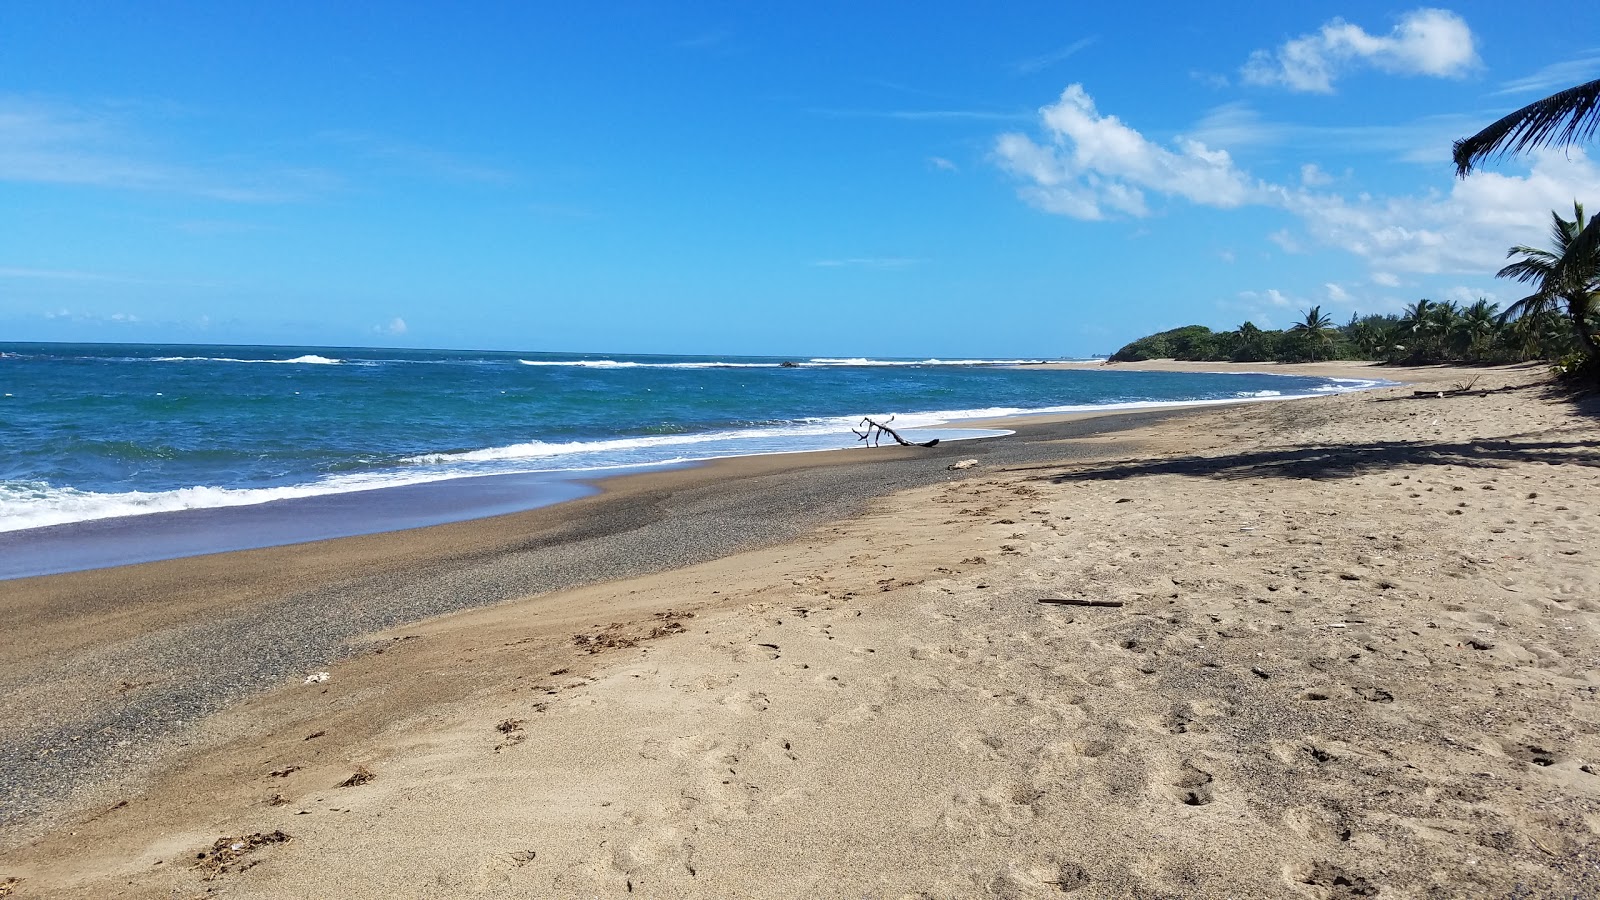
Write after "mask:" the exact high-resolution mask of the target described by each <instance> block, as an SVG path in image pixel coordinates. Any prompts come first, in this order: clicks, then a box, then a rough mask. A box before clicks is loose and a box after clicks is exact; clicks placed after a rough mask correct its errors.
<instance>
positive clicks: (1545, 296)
mask: <svg viewBox="0 0 1600 900" xmlns="http://www.w3.org/2000/svg"><path fill="white" fill-rule="evenodd" d="M1572 212H1573V217H1572V219H1571V220H1570V221H1569V220H1567V219H1563V218H1561V214H1560V213H1557V212H1552V213H1551V214H1550V215H1551V218H1553V219H1554V220H1555V221H1554V222H1553V223H1552V226H1551V229H1550V238H1551V243H1552V245H1553V249H1551V250H1541V249H1539V248H1537V247H1521V246H1518V247H1512V248H1511V249H1510V250H1507V251H1506V256H1508V257H1515V256H1520V257H1522V258H1521V259H1519V260H1517V261H1516V262H1514V263H1512V264H1510V265H1508V266H1506V267H1505V268H1503V269H1501V270H1500V271H1499V272H1497V273H1496V275H1495V277H1497V278H1515V279H1516V280H1518V281H1521V282H1523V283H1529V282H1532V283H1534V284H1536V285H1538V290H1536V291H1535V292H1534V293H1532V294H1529V295H1528V296H1526V297H1523V298H1522V299H1521V300H1518V301H1517V302H1515V303H1513V304H1511V306H1510V307H1508V308H1507V309H1506V311H1505V313H1504V314H1502V316H1501V318H1502V319H1515V318H1517V317H1519V316H1526V315H1533V314H1538V313H1542V312H1545V311H1549V310H1556V309H1560V308H1561V307H1563V306H1564V307H1565V312H1566V315H1567V318H1568V320H1570V321H1571V323H1572V330H1573V332H1574V333H1576V335H1577V338H1578V342H1579V343H1580V344H1581V345H1582V346H1583V352H1584V355H1585V356H1586V357H1587V358H1588V365H1594V364H1596V363H1597V362H1600V347H1597V346H1596V342H1595V337H1594V334H1593V333H1592V332H1591V331H1590V325H1589V313H1590V311H1591V310H1592V309H1593V308H1594V306H1595V301H1596V299H1597V298H1600V228H1597V227H1596V226H1595V225H1594V223H1593V222H1589V223H1585V221H1584V216H1583V204H1581V203H1573V204H1572Z"/></svg>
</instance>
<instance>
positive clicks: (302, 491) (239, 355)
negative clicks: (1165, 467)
mask: <svg viewBox="0 0 1600 900" xmlns="http://www.w3.org/2000/svg"><path fill="white" fill-rule="evenodd" d="M1034 362H1038V361H1037V360H1023V359H994V360H974V359H951V360H941V359H832V358H794V359H786V358H766V357H734V356H716V357H714V356H640V355H624V354H603V353H593V354H573V353H535V352H499V351H467V350H395V349H373V348H334V347H247V346H214V345H183V346H179V345H169V346H158V345H148V344H137V345H124V344H21V343H0V532H13V531H22V530H30V529H45V528H51V527H53V526H62V525H69V524H72V523H82V522H88V521H95V520H103V519H112V518H123V517H134V516H142V515H150V514H158V513H166V512H173V511H180V510H196V509H215V508H223V507H239V506H253V505H260V504H271V503H274V502H278V501H288V500H294V499H297V498H311V497H333V496H337V495H347V494H353V493H356V492H370V491H373V490H375V489H380V488H398V487H402V486H416V485H425V484H432V483H439V482H447V481H451V480H456V479H463V478H470V477H474V476H484V475H501V476H511V475H516V476H523V478H522V479H521V480H520V481H519V482H518V483H521V484H524V485H535V484H537V485H542V486H543V487H542V489H541V490H542V491H543V493H542V494H540V492H539V491H533V492H532V493H530V495H529V500H528V501H527V502H522V503H520V504H519V503H516V502H511V503H510V505H521V506H522V507H524V508H526V507H528V506H533V505H538V504H539V503H542V502H549V501H550V500H551V499H552V498H553V499H562V498H563V497H566V496H571V495H572V494H573V493H574V492H575V491H576V490H578V489H577V488H574V487H572V485H574V484H575V483H576V482H575V481H574V479H575V478H576V477H577V476H579V475H580V474H588V475H594V474H597V473H604V472H607V471H610V470H619V469H624V468H626V467H635V466H649V465H662V464H670V463H683V462H689V461H694V460H704V459H711V458H716V457H727V456H741V455H749V454H759V453H778V452H788V451H819V450H837V449H845V448H851V447H857V446H859V442H858V440H857V438H856V436H855V435H854V434H852V433H851V428H852V427H856V426H859V423H860V421H861V419H862V418H863V417H864V416H868V415H871V416H874V417H877V418H880V419H887V418H888V417H889V416H891V415H892V416H893V417H894V419H893V422H894V425H895V426H897V427H904V428H907V429H911V430H912V431H913V432H914V433H915V437H916V439H917V440H929V439H932V438H934V437H938V438H941V439H943V440H946V441H951V440H959V439H962V438H971V437H982V436H993V435H996V434H1003V433H1004V432H1003V431H1000V430H996V429H993V428H990V429H957V428H952V427H950V426H951V425H952V424H954V423H959V422H962V421H963V420H969V419H975V418H994V417H1003V416H1010V415H1020V414H1026V413H1060V412H1075V411H1092V410H1097V409H1107V408H1136V407H1140V406H1149V405H1155V404H1171V403H1208V402H1226V401H1236V400H1240V399H1258V398H1276V397H1294V396H1305V395H1315V394H1319V393H1328V392H1336V391H1347V390H1355V389H1360V388H1363V387H1368V386H1372V385H1373V384H1375V383H1376V382H1357V381H1349V380H1337V379H1324V378H1309V377H1298V376H1283V375H1268V374H1170V373H1152V372H1128V371H1117V370H1115V369H1111V368H1108V369H1098V368H1095V369H1085V370H1047V369H1044V368H1041V367H1038V366H1035V365H1030V363H1034ZM908 436H910V435H908ZM506 483H508V484H509V482H506ZM562 484H565V485H568V487H567V488H564V489H553V488H552V487H551V486H553V485H562ZM552 490H553V491H554V492H553V493H552ZM536 494H537V495H538V496H535V495H536ZM496 510H497V511H498V507H496ZM445 518H446V519H448V518H449V517H448V516H446V517H445Z"/></svg>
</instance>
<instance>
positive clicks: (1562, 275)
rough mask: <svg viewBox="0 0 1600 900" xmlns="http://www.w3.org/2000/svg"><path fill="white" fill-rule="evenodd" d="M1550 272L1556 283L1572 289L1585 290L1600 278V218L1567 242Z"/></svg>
mask: <svg viewBox="0 0 1600 900" xmlns="http://www.w3.org/2000/svg"><path fill="white" fill-rule="evenodd" d="M1566 250H1567V252H1565V253H1563V254H1561V258H1560V260H1558V261H1557V262H1556V264H1555V266H1554V267H1552V270H1551V274H1552V275H1553V276H1554V279H1553V280H1554V282H1555V283H1556V284H1560V285H1564V286H1565V287H1566V288H1567V289H1569V290H1572V291H1586V290H1590V289H1591V288H1592V285H1593V282H1594V281H1596V280H1597V279H1600V219H1595V220H1593V221H1591V222H1589V224H1588V225H1585V226H1584V228H1583V230H1582V231H1580V232H1578V233H1577V234H1576V235H1574V236H1573V238H1572V241H1571V243H1569V244H1567V248H1566Z"/></svg>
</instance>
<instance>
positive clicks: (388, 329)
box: [372, 316, 406, 337]
mask: <svg viewBox="0 0 1600 900" xmlns="http://www.w3.org/2000/svg"><path fill="white" fill-rule="evenodd" d="M372 333H373V334H383V335H388V336H390V337H399V336H400V335H402V334H405V333H406V320H405V319H402V318H400V317H399V316H395V317H394V318H392V319H390V320H389V321H387V322H385V323H383V324H382V325H374V326H372Z"/></svg>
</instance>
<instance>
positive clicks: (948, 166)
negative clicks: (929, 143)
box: [928, 156, 961, 172]
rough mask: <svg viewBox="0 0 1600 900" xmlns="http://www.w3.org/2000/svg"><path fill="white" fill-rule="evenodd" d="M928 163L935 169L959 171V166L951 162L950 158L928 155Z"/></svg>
mask: <svg viewBox="0 0 1600 900" xmlns="http://www.w3.org/2000/svg"><path fill="white" fill-rule="evenodd" d="M928 165H930V166H932V167H934V168H935V169H938V170H939V171H941V172H959V171H961V168H960V167H959V166H957V165H956V164H955V163H953V162H951V161H950V160H948V159H945V158H944V157H942V156H930V157H928Z"/></svg>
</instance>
